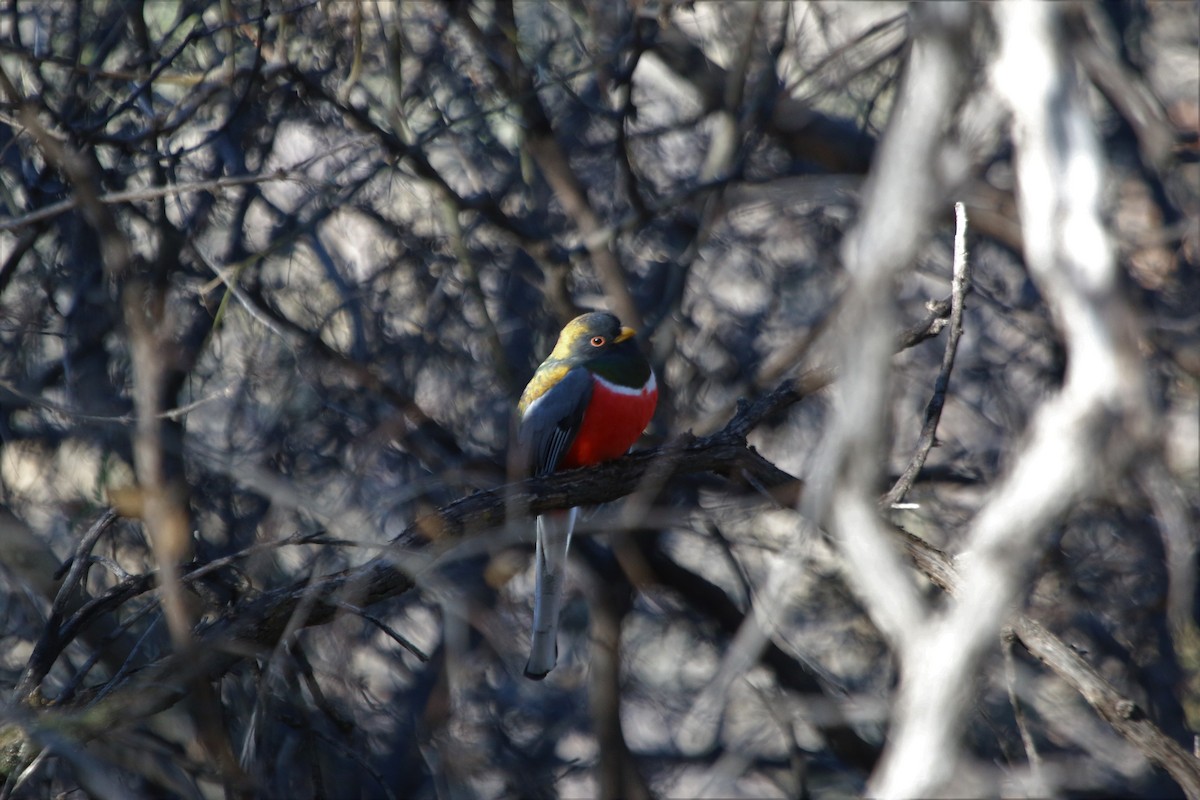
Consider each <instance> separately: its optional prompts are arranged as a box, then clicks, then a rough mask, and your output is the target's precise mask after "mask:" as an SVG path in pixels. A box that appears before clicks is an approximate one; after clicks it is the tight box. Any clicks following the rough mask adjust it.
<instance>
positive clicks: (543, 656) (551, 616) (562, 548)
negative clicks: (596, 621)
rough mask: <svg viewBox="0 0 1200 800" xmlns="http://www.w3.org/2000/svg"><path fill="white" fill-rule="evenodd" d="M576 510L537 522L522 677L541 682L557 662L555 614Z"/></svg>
mask: <svg viewBox="0 0 1200 800" xmlns="http://www.w3.org/2000/svg"><path fill="white" fill-rule="evenodd" d="M578 516H579V509H577V508H572V509H571V510H570V511H553V512H550V513H549V514H542V515H541V516H540V517H538V518H537V554H536V555H535V562H534V570H535V575H536V580H537V584H536V586H535V587H534V595H533V637H532V642H531V644H530V647H529V661H528V662H527V663H526V664H525V677H526V678H532V679H533V680H535V681H540V680H541V679H542V678H544V677H546V673H548V672H549V671H550V670H552V669H554V664H555V662H556V661H558V612H559V609H560V607H561V606H562V595H563V585H564V583H565V581H566V575H567V548H569V547H570V546H571V531H573V530H574V529H575V518H576V517H578Z"/></svg>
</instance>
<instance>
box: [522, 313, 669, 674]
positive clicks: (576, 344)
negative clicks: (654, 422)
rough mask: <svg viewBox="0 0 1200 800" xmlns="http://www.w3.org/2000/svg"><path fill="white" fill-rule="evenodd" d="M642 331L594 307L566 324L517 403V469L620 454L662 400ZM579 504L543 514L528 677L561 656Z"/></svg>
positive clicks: (535, 470)
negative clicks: (640, 339) (641, 344)
mask: <svg viewBox="0 0 1200 800" xmlns="http://www.w3.org/2000/svg"><path fill="white" fill-rule="evenodd" d="M636 335H637V332H636V331H634V330H633V329H632V328H627V327H624V326H622V325H621V322H620V320H618V319H617V317H616V316H614V315H613V314H609V313H607V312H604V311H593V312H589V313H587V314H581V315H580V316H578V317H576V318H575V319H573V320H571V321H570V322H569V323H567V325H566V327H564V328H563V329H562V332H561V333H560V334H559V336H558V342H557V343H556V344H555V345H554V349H553V350H552V351H551V352H550V355H549V356H547V358H546V360H545V361H543V362H542V364H541V366H539V367H538V368H537V370H536V371H535V372H534V374H533V377H532V378H531V379H530V381H529V385H527V386H526V387H525V391H524V392H522V394H521V399H520V401H519V402H518V403H517V416H518V427H517V434H516V448H517V459H518V463H519V466H520V467H521V468H522V469H524V470H525V471H527V472H529V473H530V474H533V475H535V476H544V475H549V474H550V473H552V472H556V471H559V470H566V469H574V468H576V467H585V466H589V465H592V464H599V463H600V462H603V461H608V460H611V459H614V458H619V457H621V456H623V455H625V453H627V452H629V448H630V447H632V446H633V444H634V442H636V441H637V440H638V438H639V437H640V436H641V435H642V432H643V431H645V429H646V426H647V425H648V424H649V423H650V418H651V417H652V416H653V415H654V409H655V407H656V406H657V405H658V384H657V382H656V380H655V377H654V370H653V369H652V368H651V367H650V362H649V361H647V360H646V358H645V356H643V355H642V353H641V351H640V350H639V349H638V344H637V340H636V339H635V338H634V337H635V336H636ZM578 516H579V509H578V508H571V509H568V510H565V511H551V512H548V513H545V514H541V515H539V516H538V518H537V523H536V524H537V546H536V549H535V553H534V575H535V585H534V602H533V635H532V641H531V643H530V652H529V660H528V662H526V664H525V677H527V678H530V679H532V680H542V679H543V678H545V677H546V675H547V674H548V673H549V672H550V670H552V669H554V665H555V664H556V663H557V661H558V614H559V608H560V606H561V603H562V594H563V581H564V577H565V572H566V566H567V550H568V548H569V547H570V546H571V533H572V532H573V531H574V529H575V521H576V519H577V518H578Z"/></svg>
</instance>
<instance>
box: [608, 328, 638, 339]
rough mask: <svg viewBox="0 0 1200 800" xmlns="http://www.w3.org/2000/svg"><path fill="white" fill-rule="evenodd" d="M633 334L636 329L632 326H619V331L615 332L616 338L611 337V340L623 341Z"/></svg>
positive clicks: (630, 337)
mask: <svg viewBox="0 0 1200 800" xmlns="http://www.w3.org/2000/svg"><path fill="white" fill-rule="evenodd" d="M634 336H637V331H635V330H634V329H633V328H621V332H620V333H618V334H617V338H615V339H613V341H614V342H623V341H625V340H626V339H632V338H633V337H634Z"/></svg>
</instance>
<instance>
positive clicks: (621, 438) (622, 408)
mask: <svg viewBox="0 0 1200 800" xmlns="http://www.w3.org/2000/svg"><path fill="white" fill-rule="evenodd" d="M657 403H658V385H657V384H656V383H655V380H654V373H650V378H649V379H648V380H647V381H646V384H645V385H644V386H642V387H641V388H639V389H629V388H626V387H624V386H618V385H616V384H612V383H609V382H608V381H606V380H604V379H603V378H601V377H600V376H598V375H593V376H592V397H591V402H589V403H588V406H587V409H586V410H585V411H584V412H583V421H582V422H580V425H579V433H577V434H576V435H575V441H574V442H572V443H571V447H570V448H569V449H568V450H567V452H566V454H564V455H563V459H562V461H561V462H560V464H559V468H560V469H573V468H574V467H585V466H588V465H591V464H598V463H600V462H601V461H608V460H609V459H613V458H620V457H621V456H623V455H625V453H627V452H628V451H629V448H630V447H632V446H633V444H634V443H635V442H636V441H637V440H638V437H639V436H641V435H642V431H644V430H646V426H647V425H649V424H650V418H651V417H652V416H654V407H655V405H657Z"/></svg>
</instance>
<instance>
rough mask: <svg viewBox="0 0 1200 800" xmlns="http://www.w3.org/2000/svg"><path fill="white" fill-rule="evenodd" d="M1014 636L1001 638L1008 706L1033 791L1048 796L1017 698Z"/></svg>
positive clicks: (1035, 746) (1040, 766) (1036, 752)
mask: <svg viewBox="0 0 1200 800" xmlns="http://www.w3.org/2000/svg"><path fill="white" fill-rule="evenodd" d="M1012 640H1013V635H1012V632H1011V631H1006V632H1005V633H1004V634H1003V635H1002V636H1001V641H1000V649H1001V652H1002V653H1003V654H1004V685H1005V687H1006V688H1007V690H1008V704H1009V705H1010V706H1012V711H1013V718H1014V719H1015V720H1016V721H1017V730H1018V731H1019V732H1020V734H1021V744H1022V745H1024V747H1025V758H1027V759H1028V760H1029V773H1030V777H1031V778H1032V779H1033V789H1034V791H1035V792H1036V793H1037V794H1043V793H1046V794H1048V793H1049V792H1048V791H1047V789H1048V787H1047V786H1046V785H1045V783H1044V781H1043V778H1042V757H1041V755H1039V754H1038V751H1037V743H1036V742H1034V740H1033V734H1031V733H1030V732H1029V722H1028V721H1027V720H1026V719H1025V709H1024V708H1023V707H1022V706H1021V701H1020V699H1018V698H1017V667H1016V663H1015V661H1014V659H1013V653H1012Z"/></svg>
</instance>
